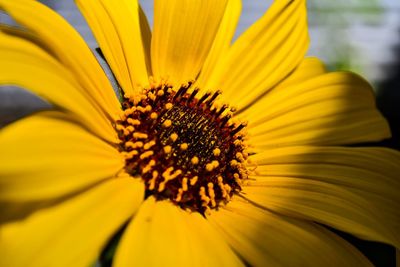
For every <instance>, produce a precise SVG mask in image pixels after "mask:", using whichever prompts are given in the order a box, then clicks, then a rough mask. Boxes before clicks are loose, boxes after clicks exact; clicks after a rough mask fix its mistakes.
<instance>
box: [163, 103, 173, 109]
mask: <svg viewBox="0 0 400 267" xmlns="http://www.w3.org/2000/svg"><path fill="white" fill-rule="evenodd" d="M173 106H174V105H173V104H172V103H167V104H165V108H166V109H171V108H172V107H173Z"/></svg>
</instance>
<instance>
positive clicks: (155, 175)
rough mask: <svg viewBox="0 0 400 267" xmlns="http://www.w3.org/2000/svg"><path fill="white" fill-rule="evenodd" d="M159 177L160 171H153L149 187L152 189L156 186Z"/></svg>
mask: <svg viewBox="0 0 400 267" xmlns="http://www.w3.org/2000/svg"><path fill="white" fill-rule="evenodd" d="M157 177H158V171H153V173H152V177H151V180H150V181H149V183H150V185H149V189H150V190H153V189H154V187H156V180H157Z"/></svg>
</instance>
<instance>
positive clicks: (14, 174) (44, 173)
mask: <svg viewBox="0 0 400 267" xmlns="http://www.w3.org/2000/svg"><path fill="white" fill-rule="evenodd" d="M0 147H1V150H0V162H1V168H0V192H1V193H0V199H1V200H8V201H10V200H15V201H28V200H29V201H33V200H41V199H47V198H55V197H61V196H64V195H66V194H70V193H73V192H75V191H78V190H82V189H84V188H86V187H88V186H90V185H93V184H95V183H98V182H100V181H102V180H105V179H109V178H111V177H114V176H115V175H116V174H117V173H118V172H119V171H120V170H121V169H122V168H123V166H124V159H123V157H122V156H121V154H120V153H119V152H118V150H117V149H116V148H114V147H112V146H110V145H109V144H107V143H105V142H104V141H102V140H100V139H99V138H97V137H95V136H93V135H92V134H90V133H89V132H87V131H86V130H84V129H82V128H81V127H80V126H79V125H77V124H75V123H73V122H72V121H70V119H69V118H68V117H67V116H65V115H63V114H61V113H60V112H42V113H39V114H37V115H32V116H31V117H28V118H26V119H22V120H20V121H17V122H15V123H13V124H10V125H9V126H7V127H6V128H4V129H2V131H1V132H0Z"/></svg>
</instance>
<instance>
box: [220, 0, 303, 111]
mask: <svg viewBox="0 0 400 267" xmlns="http://www.w3.org/2000/svg"><path fill="white" fill-rule="evenodd" d="M308 42H309V38H308V32H307V18H306V6H305V1H304V0H299V1H274V3H273V4H272V6H271V7H270V8H269V9H268V11H267V12H266V13H265V15H264V16H263V17H262V18H261V19H260V20H258V21H257V22H256V23H255V24H254V25H253V26H251V27H250V28H249V29H248V30H247V31H246V32H245V33H244V34H243V35H242V36H241V37H240V38H239V39H238V40H237V41H236V42H235V43H234V44H233V46H232V48H231V49H230V51H229V55H228V56H227V58H226V60H224V62H221V63H220V64H219V68H221V69H222V70H223V72H222V74H221V75H220V77H219V79H218V82H217V83H216V84H215V87H216V88H219V89H221V90H222V91H223V92H224V94H223V95H222V97H223V98H224V99H225V100H226V101H228V102H229V103H232V104H234V105H236V106H237V107H238V108H239V109H240V108H242V107H245V106H246V105H248V104H249V103H251V102H252V101H253V100H254V99H257V98H258V97H260V96H261V95H262V94H264V93H265V92H266V91H268V90H270V89H271V88H273V87H274V86H275V85H276V84H278V83H279V82H280V81H282V80H283V79H284V78H285V77H287V76H288V74H290V73H291V72H292V71H293V70H294V68H295V67H296V66H297V65H298V64H299V63H300V62H301V60H302V59H303V57H304V55H305V52H306V50H307V48H308ZM217 71H218V70H217Z"/></svg>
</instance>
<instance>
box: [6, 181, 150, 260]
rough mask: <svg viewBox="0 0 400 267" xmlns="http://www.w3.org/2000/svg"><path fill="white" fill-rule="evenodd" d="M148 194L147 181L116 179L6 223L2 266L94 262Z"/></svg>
mask: <svg viewBox="0 0 400 267" xmlns="http://www.w3.org/2000/svg"><path fill="white" fill-rule="evenodd" d="M143 197H144V187H143V183H141V182H140V181H137V180H134V179H133V178H116V179H113V180H110V181H107V182H104V183H102V184H101V185H99V186H96V187H95V188H93V189H90V190H88V191H85V192H83V193H81V194H79V195H78V196H76V197H74V198H72V199H69V200H67V201H65V202H63V203H61V204H59V205H56V206H53V207H50V208H47V209H43V210H40V211H38V212H35V213H34V214H32V215H31V216H30V217H28V218H26V219H25V220H23V221H18V222H13V223H9V224H5V225H2V226H1V230H0V231H1V239H0V250H1V252H2V253H1V254H2V256H1V258H0V265H1V266H13V267H19V266H21V267H25V266H31V267H35V266H60V267H62V266H77V267H80V266H82V267H87V266H90V264H93V263H94V262H95V261H96V259H97V257H98V256H99V254H100V252H101V250H102V249H103V247H104V246H105V244H106V243H107V241H108V240H110V238H111V237H112V235H113V234H115V232H116V231H117V230H118V229H119V228H120V227H121V226H122V225H123V224H124V223H125V221H126V220H127V219H128V218H129V217H130V216H131V215H132V214H133V213H134V212H135V211H136V209H137V208H138V206H139V205H140V203H141V202H142V200H143Z"/></svg>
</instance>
